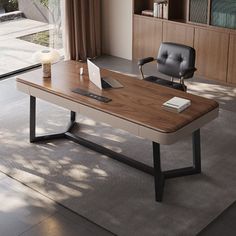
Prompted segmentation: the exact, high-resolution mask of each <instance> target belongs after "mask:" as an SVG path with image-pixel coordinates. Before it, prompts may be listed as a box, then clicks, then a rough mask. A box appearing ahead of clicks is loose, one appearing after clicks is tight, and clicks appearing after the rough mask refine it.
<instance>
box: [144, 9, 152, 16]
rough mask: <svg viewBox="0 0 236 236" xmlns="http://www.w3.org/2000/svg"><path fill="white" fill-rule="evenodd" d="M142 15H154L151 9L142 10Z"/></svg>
mask: <svg viewBox="0 0 236 236" xmlns="http://www.w3.org/2000/svg"><path fill="white" fill-rule="evenodd" d="M142 15H144V16H154V12H153V10H143V11H142Z"/></svg>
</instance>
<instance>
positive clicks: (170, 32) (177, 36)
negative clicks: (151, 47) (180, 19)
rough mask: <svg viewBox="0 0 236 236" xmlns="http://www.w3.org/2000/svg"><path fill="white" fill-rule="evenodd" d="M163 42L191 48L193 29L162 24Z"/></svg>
mask: <svg viewBox="0 0 236 236" xmlns="http://www.w3.org/2000/svg"><path fill="white" fill-rule="evenodd" d="M163 41H164V42H173V43H180V44H184V45H188V46H190V47H193V41H194V27H192V26H187V25H182V24H176V23H172V22H163Z"/></svg>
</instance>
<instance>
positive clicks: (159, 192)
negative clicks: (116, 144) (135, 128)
mask: <svg viewBox="0 0 236 236" xmlns="http://www.w3.org/2000/svg"><path fill="white" fill-rule="evenodd" d="M152 145H153V165H154V184H155V197H156V201H157V202H161V201H162V196H163V190H164V183H165V178H164V174H163V172H162V171H161V154H160V144H159V143H155V142H153V143H152Z"/></svg>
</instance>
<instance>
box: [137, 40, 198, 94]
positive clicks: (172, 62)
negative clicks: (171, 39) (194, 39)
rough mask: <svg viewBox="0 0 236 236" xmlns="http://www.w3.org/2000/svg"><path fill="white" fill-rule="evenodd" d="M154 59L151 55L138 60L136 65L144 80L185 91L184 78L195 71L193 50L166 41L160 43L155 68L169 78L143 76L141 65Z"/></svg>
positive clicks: (190, 76) (189, 76) (187, 77)
mask: <svg viewBox="0 0 236 236" xmlns="http://www.w3.org/2000/svg"><path fill="white" fill-rule="evenodd" d="M154 60H155V59H154V58H153V57H147V58H143V59H141V60H139V61H138V66H139V69H140V72H141V75H142V78H143V79H144V80H147V81H150V82H154V83H158V84H160V85H164V86H168V87H171V88H174V89H179V90H182V91H187V87H186V85H185V84H184V80H185V79H189V78H192V77H193V75H194V72H195V71H196V68H195V50H194V49H193V48H192V47H189V46H185V45H182V44H176V43H167V42H165V43H162V44H161V46H160V48H159V52H158V56H157V59H156V61H157V69H158V71H159V72H161V73H163V74H165V75H168V76H170V77H171V79H170V80H167V79H162V78H158V77H155V76H148V77H144V74H143V65H145V64H147V63H149V62H152V61H154ZM176 81H177V82H176Z"/></svg>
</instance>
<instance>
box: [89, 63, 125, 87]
mask: <svg viewBox="0 0 236 236" xmlns="http://www.w3.org/2000/svg"><path fill="white" fill-rule="evenodd" d="M87 65H88V73H89V80H90V81H91V82H92V83H94V84H95V85H96V86H97V87H98V88H100V89H104V88H123V87H124V86H123V85H122V84H121V83H120V82H119V81H117V80H116V79H113V78H111V77H104V78H102V77H101V73H100V68H99V67H98V66H96V65H95V64H94V63H93V62H91V61H90V60H88V59H87Z"/></svg>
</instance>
